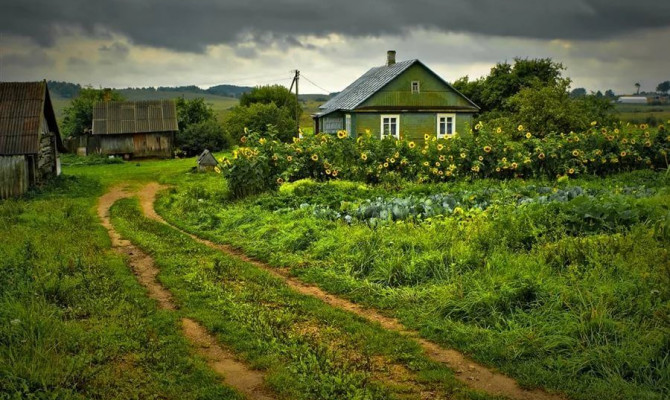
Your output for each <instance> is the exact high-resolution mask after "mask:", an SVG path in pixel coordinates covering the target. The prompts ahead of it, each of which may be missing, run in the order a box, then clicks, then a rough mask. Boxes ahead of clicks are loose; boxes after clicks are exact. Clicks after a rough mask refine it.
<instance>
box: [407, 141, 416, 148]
mask: <svg viewBox="0 0 670 400" xmlns="http://www.w3.org/2000/svg"><path fill="white" fill-rule="evenodd" d="M408 146H409V148H410V149H413V148H414V146H416V143H414V142H409V144H408Z"/></svg>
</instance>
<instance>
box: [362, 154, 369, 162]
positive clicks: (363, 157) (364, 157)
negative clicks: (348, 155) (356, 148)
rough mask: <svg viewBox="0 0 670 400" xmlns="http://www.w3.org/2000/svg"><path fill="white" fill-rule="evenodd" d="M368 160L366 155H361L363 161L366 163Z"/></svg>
mask: <svg viewBox="0 0 670 400" xmlns="http://www.w3.org/2000/svg"><path fill="white" fill-rule="evenodd" d="M367 159H368V155H367V154H365V153H361V160H363V161H365V160H367Z"/></svg>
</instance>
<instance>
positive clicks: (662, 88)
mask: <svg viewBox="0 0 670 400" xmlns="http://www.w3.org/2000/svg"><path fill="white" fill-rule="evenodd" d="M656 91H657V92H661V93H663V94H668V92H670V81H665V82H661V83H659V84H658V86H656Z"/></svg>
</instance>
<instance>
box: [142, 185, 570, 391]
mask: <svg viewBox="0 0 670 400" xmlns="http://www.w3.org/2000/svg"><path fill="white" fill-rule="evenodd" d="M164 188H166V187H165V186H161V185H159V184H158V183H150V184H148V185H146V186H144V187H143V188H142V189H141V190H140V192H139V196H140V203H141V205H142V209H143V211H144V214H145V215H146V216H147V217H148V218H151V219H154V220H156V221H158V222H161V223H164V224H166V225H169V226H171V227H173V228H174V229H176V230H178V231H180V232H182V233H184V234H185V235H188V236H190V237H191V238H193V239H194V240H197V241H198V242H200V243H203V244H205V245H207V246H208V247H210V248H214V249H216V250H219V251H221V252H224V253H226V254H228V255H230V256H233V257H237V258H238V259H241V260H243V261H246V262H249V263H251V264H253V265H254V266H256V267H258V268H261V269H263V270H265V271H267V272H269V273H270V274H272V275H274V276H276V277H279V278H281V279H282V280H284V281H285V282H286V284H287V285H288V286H289V287H291V288H292V289H294V290H296V291H297V292H299V293H302V294H305V295H309V296H313V297H316V298H318V299H320V300H322V301H323V302H325V303H327V304H329V305H331V306H333V307H336V308H339V309H342V310H346V311H349V312H352V313H354V314H356V315H358V316H361V317H363V318H365V319H367V320H369V321H373V322H377V323H379V324H380V325H381V326H382V327H383V328H385V329H388V330H393V331H396V332H399V333H401V334H404V335H406V336H408V337H411V338H413V339H414V340H416V342H417V343H419V345H421V347H422V348H423V349H424V351H425V352H426V354H427V356H428V357H430V358H431V359H432V360H434V361H437V362H440V363H443V364H446V365H447V366H448V367H449V368H451V369H453V370H454V371H455V376H456V378H457V379H458V380H460V381H461V382H463V383H464V384H465V385H466V386H468V387H470V388H472V389H475V390H480V391H483V392H486V393H488V394H492V395H502V396H506V397H509V398H512V399H519V400H531V399H539V400H565V399H566V397H565V396H562V395H559V394H552V393H548V392H546V391H544V390H541V389H532V390H527V389H523V388H521V387H520V386H519V384H518V383H517V382H516V380H514V379H512V378H510V377H508V376H506V375H503V374H501V373H499V372H496V371H494V370H491V369H489V368H487V367H485V366H483V365H481V364H479V363H477V362H475V361H474V360H471V359H470V358H468V357H467V356H465V355H464V354H462V353H460V352H459V351H456V350H453V349H447V348H444V347H442V346H440V345H439V344H437V343H435V342H432V341H429V340H427V339H424V338H421V337H420V335H419V333H418V332H416V331H413V330H410V329H407V328H406V327H405V326H404V325H403V324H402V323H401V322H400V321H398V320H397V319H396V318H392V317H387V316H385V315H382V314H381V313H379V312H377V311H375V310H372V309H369V308H365V307H362V306H360V305H358V304H356V303H353V302H351V301H349V300H346V299H343V298H341V297H338V296H335V295H332V294H328V293H326V292H324V291H323V290H322V289H321V288H319V287H317V286H314V285H310V284H307V283H305V282H302V281H300V280H299V279H296V278H294V277H291V276H290V275H289V272H288V271H287V270H286V269H279V268H273V267H271V266H270V265H268V264H266V263H263V262H260V261H257V260H254V259H251V258H250V257H248V256H246V255H245V254H244V253H242V252H241V251H239V250H237V249H234V248H232V247H230V246H227V245H222V244H217V243H214V242H211V241H209V240H206V239H202V238H200V237H198V236H196V235H193V234H191V233H189V232H186V231H184V230H182V229H180V228H178V227H176V226H174V225H171V224H169V223H168V222H167V221H165V220H164V219H163V218H162V217H161V216H160V215H158V214H157V213H156V210H155V208H154V202H155V200H156V194H157V193H158V192H159V191H160V190H162V189H164Z"/></svg>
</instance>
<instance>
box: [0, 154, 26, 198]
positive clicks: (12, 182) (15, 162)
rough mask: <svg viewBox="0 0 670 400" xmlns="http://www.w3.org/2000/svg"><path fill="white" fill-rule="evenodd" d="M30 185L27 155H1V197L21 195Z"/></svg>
mask: <svg viewBox="0 0 670 400" xmlns="http://www.w3.org/2000/svg"><path fill="white" fill-rule="evenodd" d="M29 186H30V177H29V175H28V162H27V160H26V156H22V155H21V156H0V199H6V198H9V197H14V196H20V195H22V194H24V193H25V192H26V191H27V190H28V187H29Z"/></svg>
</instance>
